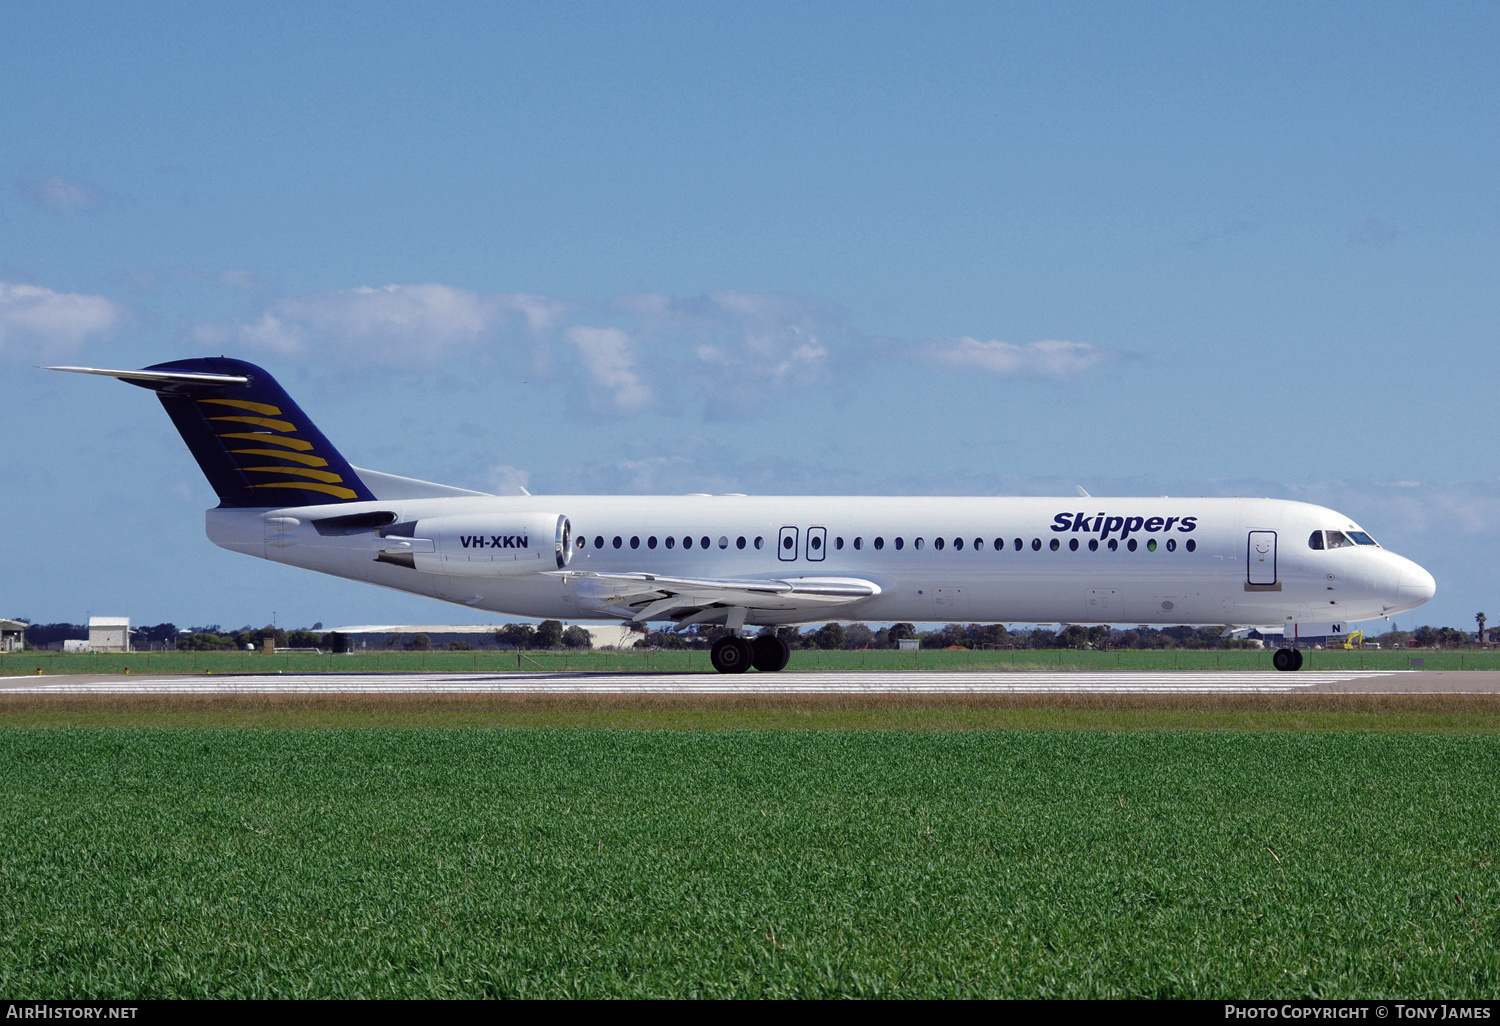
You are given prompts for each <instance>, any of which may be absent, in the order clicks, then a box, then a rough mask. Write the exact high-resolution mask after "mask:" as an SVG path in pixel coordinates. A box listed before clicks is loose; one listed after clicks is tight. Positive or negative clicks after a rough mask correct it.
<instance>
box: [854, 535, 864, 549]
mask: <svg viewBox="0 0 1500 1026" xmlns="http://www.w3.org/2000/svg"><path fill="white" fill-rule="evenodd" d="M854 547H855V548H856V549H862V548H864V547H865V540H864V539H863V538H856V539H854Z"/></svg>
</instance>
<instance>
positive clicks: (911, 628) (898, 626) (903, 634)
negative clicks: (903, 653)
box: [885, 623, 917, 648]
mask: <svg viewBox="0 0 1500 1026" xmlns="http://www.w3.org/2000/svg"><path fill="white" fill-rule="evenodd" d="M916 636H917V625H916V624H914V623H893V624H891V625H890V627H888V628H886V632H885V637H886V644H887V645H888V646H889V647H890V648H899V647H901V646H900V642H902V641H903V640H905V639H906V638H915V637H916Z"/></svg>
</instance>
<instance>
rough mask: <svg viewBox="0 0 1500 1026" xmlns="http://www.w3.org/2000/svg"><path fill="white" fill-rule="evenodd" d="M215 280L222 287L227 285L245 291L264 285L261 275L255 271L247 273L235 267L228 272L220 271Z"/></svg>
mask: <svg viewBox="0 0 1500 1026" xmlns="http://www.w3.org/2000/svg"><path fill="white" fill-rule="evenodd" d="M214 280H215V281H217V282H218V283H219V284H220V285H227V286H228V287H229V288H232V289H244V290H247V291H248V290H249V289H253V288H257V287H259V286H260V285H261V284H262V282H261V278H260V275H258V274H256V273H255V272H254V271H246V270H242V269H240V268H235V267H231V268H230V269H228V270H226V271H220V272H219V273H218V274H216V275H215V276H214Z"/></svg>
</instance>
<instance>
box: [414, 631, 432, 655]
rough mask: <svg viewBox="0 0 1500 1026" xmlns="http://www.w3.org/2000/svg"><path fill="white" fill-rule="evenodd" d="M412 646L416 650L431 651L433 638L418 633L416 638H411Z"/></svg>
mask: <svg viewBox="0 0 1500 1026" xmlns="http://www.w3.org/2000/svg"><path fill="white" fill-rule="evenodd" d="M411 647H412V651H414V652H430V651H432V639H431V638H429V637H428V636H427V635H425V634H418V635H417V636H416V637H415V638H412V639H411Z"/></svg>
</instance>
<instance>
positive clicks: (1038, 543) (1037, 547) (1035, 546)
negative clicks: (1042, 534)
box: [1031, 538, 1042, 552]
mask: <svg viewBox="0 0 1500 1026" xmlns="http://www.w3.org/2000/svg"><path fill="white" fill-rule="evenodd" d="M1031 551H1032V552H1041V551H1042V540H1041V539H1040V538H1033V539H1031Z"/></svg>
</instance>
